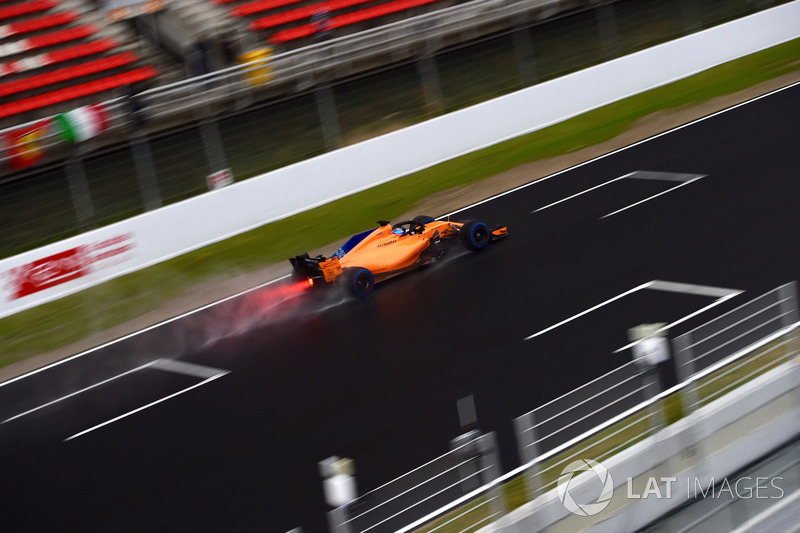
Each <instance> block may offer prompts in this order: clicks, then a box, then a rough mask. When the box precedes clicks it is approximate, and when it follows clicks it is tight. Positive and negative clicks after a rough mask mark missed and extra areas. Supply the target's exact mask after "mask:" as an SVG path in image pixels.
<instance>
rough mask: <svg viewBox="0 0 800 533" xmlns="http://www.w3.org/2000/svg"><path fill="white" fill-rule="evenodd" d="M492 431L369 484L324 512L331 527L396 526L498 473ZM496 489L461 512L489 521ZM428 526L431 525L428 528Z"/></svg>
mask: <svg viewBox="0 0 800 533" xmlns="http://www.w3.org/2000/svg"><path fill="white" fill-rule="evenodd" d="M497 457H498V456H497V446H496V444H495V435H494V433H487V434H483V435H480V434H472V435H470V436H469V438H468V439H466V442H463V443H461V444H459V445H458V446H456V447H455V448H454V449H453V450H451V451H450V452H448V453H446V454H444V455H441V456H439V457H437V458H436V459H433V460H432V461H429V462H427V463H425V464H424V465H422V466H419V467H417V468H415V469H414V470H412V471H410V472H408V473H406V474H404V475H402V476H400V477H398V478H396V479H394V480H392V481H390V482H388V483H386V484H384V485H381V486H380V487H378V488H376V489H373V490H371V491H369V492H367V493H365V494H363V495H361V496H359V497H358V498H357V499H356V500H354V501H352V502H351V503H349V504H347V505H345V506H342V507H338V508H336V509H333V510H332V511H330V512H329V514H328V522H329V524H330V525H331V530H332V531H335V532H341V533H356V532H359V533H362V532H363V533H365V532H367V531H369V532H373V533H380V532H388V531H397V530H398V529H400V528H401V527H403V526H405V525H407V524H409V523H411V522H413V521H414V520H416V519H418V518H419V517H421V516H425V515H426V514H428V513H429V512H430V511H432V510H434V509H438V508H439V507H441V506H442V505H444V504H446V503H447V502H450V501H452V500H454V499H456V498H458V497H460V496H462V495H463V494H464V493H466V492H470V491H473V490H475V489H476V488H478V487H479V486H481V485H486V484H488V483H491V482H492V481H494V480H495V479H496V478H497V477H498V476H499V475H500V467H499V462H498V459H497ZM498 504H499V499H498V495H497V494H489V495H487V497H486V498H484V499H482V500H481V501H479V502H476V503H475V504H474V505H473V506H471V507H470V509H469V510H467V511H466V513H469V514H470V515H471V516H479V517H480V518H479V519H478V521H480V522H482V523H483V522H489V521H491V520H492V519H494V518H496V517H498V516H499V515H500V514H501V512H502V508H500V507H498ZM431 531H433V530H431Z"/></svg>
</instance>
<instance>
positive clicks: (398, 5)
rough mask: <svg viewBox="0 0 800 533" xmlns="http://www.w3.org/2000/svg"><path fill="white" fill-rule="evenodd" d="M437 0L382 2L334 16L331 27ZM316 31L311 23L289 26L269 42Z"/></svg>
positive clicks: (289, 39) (288, 39)
mask: <svg viewBox="0 0 800 533" xmlns="http://www.w3.org/2000/svg"><path fill="white" fill-rule="evenodd" d="M436 1H437V0H395V1H393V2H388V3H386V4H380V5H377V6H374V7H369V8H367V9H362V10H360V11H353V12H352V13H347V14H344V15H339V16H336V17H333V18H331V20H330V26H331V28H341V27H342V26H347V25H349V24H355V23H357V22H363V21H365V20H370V19H374V18H378V17H383V16H385V15H390V14H392V13H399V12H401V11H406V10H408V9H411V8H414V7H419V6H422V5H425V4H431V3H433V2H436ZM314 33H315V28H314V26H312V25H311V24H304V25H302V26H297V27H295V28H289V29H288V30H282V31H279V32H277V33H275V34H273V35H272V36H271V37H270V38H269V42H271V43H273V44H279V43H285V42H287V41H291V40H294V39H300V38H302V37H308V36H309V35H313V34H314Z"/></svg>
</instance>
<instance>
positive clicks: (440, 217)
mask: <svg viewBox="0 0 800 533" xmlns="http://www.w3.org/2000/svg"><path fill="white" fill-rule="evenodd" d="M797 85H800V81H798V82H795V83H792V84H791V85H787V86H786V87H781V88H779V89H775V90H774V91H771V92H768V93H766V94H762V95H761V96H756V97H755V98H752V99H750V100H746V101H744V102H740V103H738V104H736V105H733V106H731V107H726V108H725V109H721V110H719V111H717V112H715V113H711V114H710V115H706V116H704V117H700V118H698V119H697V120H693V121H691V122H687V123H686V124H682V125H680V126H677V127H675V128H672V129H671V130H667V131H663V132H661V133H658V134H656V135H653V136H651V137H648V138H646V139H642V140H641V141H637V142H635V143H633V144H629V145H627V146H623V147H621V148H617V149H616V150H612V151H611V152H608V153H605V154H603V155H599V156H597V157H595V158H592V159H589V160H587V161H584V162H582V163H578V164H577V165H573V166H571V167H568V168H565V169H563V170H559V171H558V172H554V173H553V174H549V175H547V176H544V177H542V178H539V179H537V180H535V181H531V182H529V183H526V184H524V185H520V186H519V187H514V188H513V189H510V190H508V191H505V192H502V193H500V194H496V195H494V196H490V197H489V198H485V199H483V200H481V201H479V202H475V203H474V204H470V205H468V206H465V207H460V208H458V209H456V210H455V211H451V212H450V213H446V214H444V215H441V216H438V217H436V220H442V219H445V218H447V217H449V216H452V215H456V214H458V213H461V212H462V211H466V210H468V209H472V208H473V207H477V206H479V205H481V204H485V203H487V202H491V201H493V200H497V199H498V198H502V197H503V196H506V195H508V194H512V193H515V192H517V191H520V190H522V189H525V188H527V187H530V186H531V185H536V184H537V183H542V182H544V181H547V180H549V179H551V178H555V177H557V176H560V175H562V174H565V173H567V172H570V171H572V170H575V169H577V168H580V167H582V166H585V165H590V164H592V163H595V162H597V161H600V160H601V159H605V158H606V157H610V156H612V155H615V154H618V153H620V152H624V151H625V150H628V149H630V148H634V147H636V146H639V145H640V144H644V143H646V142H650V141H652V140H655V139H658V138H660V137H663V136H665V135H669V134H670V133H674V132H676V131H679V130H682V129H683V128H688V127H689V126H693V125H695V124H699V123H700V122H703V121H705V120H708V119H710V118H714V117H716V116H718V115H722V114H723V113H727V112H728V111H733V110H735V109H738V108H740V107H743V106H745V105H747V104H751V103H753V102H757V101H758V100H761V99H762V98H767V97H769V96H773V95H776V94H778V93H780V92H782V91H785V90H787V89H792V88H794V87H795V86H797ZM512 138H514V137H512ZM290 276H291V274H286V275H284V276H281V277H279V278H275V279H273V280H270V281H267V282H265V283H262V284H261V285H257V286H255V287H251V288H249V289H246V290H243V291H241V292H238V293H236V294H234V295H233V296H228V297H226V298H222V299H221V300H217V301H216V302H211V303H210V304H207V305H204V306H202V307H198V308H197V309H193V310H192V311H188V312H186V313H183V314H181V315H178V316H175V317H172V318H170V319H167V320H165V321H163V322H159V323H158V324H153V325H152V326H148V327H146V328H144V329H140V330H139V331H134V332H133V333H129V334H128V335H125V336H122V337H120V338H118V339H114V340H112V341H109V342H106V343H104V344H101V345H100V346H95V347H94V348H90V349H89V350H86V351H83V352H80V353H77V354H75V355H73V356H70V357H67V358H66V359H62V360H60V361H56V362H55V363H51V364H49V365H47V366H43V367H42V368H38V369H36V370H31V371H30V372H28V373H26V374H23V375H21V376H17V377H15V378H12V379H9V380H7V381H4V382H2V383H0V387H2V386H4V385H8V384H9V383H13V382H15V381H18V380H21V379H25V378H27V377H29V376H32V375H34V374H38V373H39V372H43V371H45V370H48V369H50V368H53V367H54V366H58V365H61V364H63V363H66V362H68V361H72V360H73V359H77V358H78V357H83V356H84V355H88V354H90V353H93V352H96V351H97V350H101V349H103V348H106V347H108V346H112V345H114V344H116V343H118V342H122V341H124V340H127V339H129V338H131V337H135V336H136V335H139V334H141V333H146V332H148V331H151V330H153V329H156V328H158V327H161V326H163V325H165V324H169V323H171V322H175V321H176V320H180V319H182V318H185V317H187V316H190V315H193V314H195V313H198V312H200V311H204V310H206V309H208V308H210V307H214V306H215V305H218V304H221V303H223V302H227V301H228V300H232V299H234V298H238V297H239V296H242V295H243V294H247V293H249V292H252V291H256V290H258V289H261V288H263V287H266V286H267V285H271V284H272V283H275V282H277V281H281V280H284V279H286V278H288V277H290Z"/></svg>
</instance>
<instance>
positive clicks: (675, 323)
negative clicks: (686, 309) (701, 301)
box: [614, 291, 744, 353]
mask: <svg viewBox="0 0 800 533" xmlns="http://www.w3.org/2000/svg"><path fill="white" fill-rule="evenodd" d="M743 292H744V291H733V292H731V293H730V294H727V295H725V296H723V297H721V298H719V299H717V300H715V301H714V302H712V303H711V304H709V305H707V306H705V307H702V308H700V309H698V310H697V311H695V312H694V313H690V314H688V315H686V316H685V317H683V318H680V319H678V320H676V321H675V322H671V323H669V324H667V325H666V326H664V327H663V328H661V329H659V330H657V331H656V333H662V332H664V331H668V330H669V329H670V328H674V327H675V326H677V325H678V324H683V323H684V322H686V321H687V320H689V319H690V318H694V317H696V316H697V315H699V314H701V313H705V312H706V311H708V310H709V309H711V308H712V307H716V306H718V305H719V304H722V303H725V302H727V301H728V300H730V299H731V298H734V297H736V296H739V295H740V294H742V293H743ZM640 342H642V341H641V340H638V341H635V342H631V343H630V344H626V345H625V346H623V347H622V348H617V349H616V350H614V353H620V352H624V351H625V350H627V349H628V348H633V347H634V346H636V345H637V344H639V343H640Z"/></svg>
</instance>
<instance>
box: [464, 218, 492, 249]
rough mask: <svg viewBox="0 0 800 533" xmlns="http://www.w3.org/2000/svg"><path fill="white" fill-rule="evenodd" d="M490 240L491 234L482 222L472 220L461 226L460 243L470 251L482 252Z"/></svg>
mask: <svg viewBox="0 0 800 533" xmlns="http://www.w3.org/2000/svg"><path fill="white" fill-rule="evenodd" d="M491 239H492V233H491V232H490V231H489V228H488V227H487V226H486V224H484V223H483V222H479V221H477V220H472V221H470V222H465V223H464V225H463V226H461V242H462V243H464V246H466V247H467V248H469V249H470V250H483V249H484V248H486V246H487V245H488V244H489V241H490V240H491Z"/></svg>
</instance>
